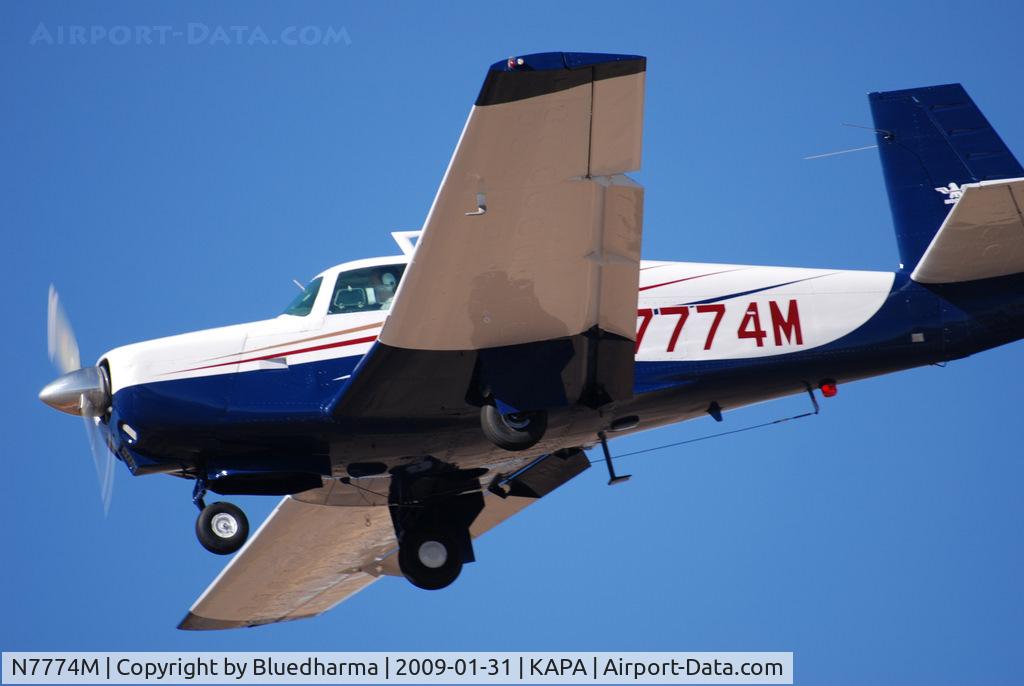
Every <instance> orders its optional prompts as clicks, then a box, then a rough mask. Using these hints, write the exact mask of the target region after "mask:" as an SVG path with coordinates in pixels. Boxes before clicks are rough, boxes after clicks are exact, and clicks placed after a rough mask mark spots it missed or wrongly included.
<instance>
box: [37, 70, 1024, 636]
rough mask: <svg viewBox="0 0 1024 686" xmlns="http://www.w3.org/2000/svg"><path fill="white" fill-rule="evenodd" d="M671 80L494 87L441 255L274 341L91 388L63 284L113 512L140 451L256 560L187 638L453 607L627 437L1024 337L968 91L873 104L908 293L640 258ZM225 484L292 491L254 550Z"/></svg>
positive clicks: (54, 307) (380, 272) (321, 311)
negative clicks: (514, 525)
mask: <svg viewBox="0 0 1024 686" xmlns="http://www.w3.org/2000/svg"><path fill="white" fill-rule="evenodd" d="M645 68H646V61H645V59H644V58H643V57H637V56H632V55H604V54H588V53H544V54H536V55H527V56H524V57H518V58H509V59H508V60H503V61H501V62H498V63H497V64H495V65H493V66H492V67H491V68H490V70H489V71H488V72H487V76H486V78H485V80H484V83H483V86H482V88H481V89H480V94H479V96H478V97H477V100H476V103H475V105H474V107H473V108H472V110H471V111H470V114H469V119H468V121H467V122H466V125H465V128H464V129H463V131H462V135H461V137H460V138H459V141H458V145H457V146H456V148H455V153H454V155H453V157H452V159H451V163H450V164H449V167H448V170H447V172H446V173H445V175H444V178H443V179H442V181H441V186H440V188H439V189H438V192H437V196H436V197H435V199H434V203H433V205H432V206H431V208H430V211H429V213H428V214H427V218H426V221H425V223H424V225H423V228H422V232H419V233H418V240H416V242H415V245H413V240H412V237H411V236H409V235H405V234H396V237H397V238H398V239H399V243H400V244H401V245H403V252H404V253H405V254H404V255H402V256H397V257H383V258H375V259H368V260H361V261H357V262H349V263H346V264H342V265H339V266H336V267H332V268H330V269H328V270H326V271H324V272H323V273H321V274H320V275H318V276H317V277H316V278H314V279H313V280H312V281H311V282H310V283H309V284H308V285H307V286H306V287H305V289H304V290H303V291H302V292H301V293H300V294H299V295H298V297H296V298H295V300H294V302H292V303H291V304H290V305H289V306H288V308H287V309H286V310H285V311H284V313H283V314H281V315H280V316H278V317H276V318H274V319H269V320H267V321H260V322H254V323H250V324H240V325H237V326H228V327H225V328H219V329H212V330H208V331H198V332H195V333H188V334H184V335H180V336H173V337H170V338H161V339H158V340H153V341H146V342H143V343H136V344H133V345H128V346H125V347H121V348H116V349H114V350H111V351H110V352H108V353H106V354H105V355H103V356H101V357H100V359H99V361H98V363H97V364H96V365H95V366H90V367H84V368H80V365H79V359H78V347H77V344H76V342H75V340H74V337H73V334H72V333H71V328H70V326H69V325H68V322H67V318H66V317H65V315H64V312H63V309H62V307H61V305H60V303H59V301H58V299H57V296H56V294H55V293H54V292H52V291H51V296H50V312H49V315H50V316H49V324H50V331H49V334H50V352H51V357H52V358H53V360H54V361H55V363H56V364H57V366H58V367H59V368H60V369H61V371H62V372H63V376H61V377H59V378H58V379H57V380H56V381H54V382H53V383H51V384H50V385H49V386H47V387H46V388H45V389H44V390H43V391H42V393H41V398H42V400H43V401H45V402H46V403H48V404H50V405H52V406H54V407H56V408H58V409H60V410H64V411H66V412H69V413H72V414H80V415H82V416H83V417H84V418H85V422H86V427H87V429H88V432H89V435H90V440H91V441H92V443H93V445H94V449H95V450H94V453H95V454H96V455H97V457H98V462H97V464H98V467H99V471H100V476H101V482H102V487H103V497H104V502H108V501H109V493H110V484H111V480H112V478H113V465H114V464H115V462H114V460H115V458H116V459H117V460H120V461H122V462H124V463H125V464H126V465H127V466H128V469H129V470H130V471H131V472H132V474H136V475H140V474H170V475H173V476H177V477H181V478H184V479H190V480H192V482H193V483H194V489H193V491H192V498H193V501H194V502H195V504H196V506H197V507H198V508H199V510H200V514H199V518H198V521H197V522H196V533H197V535H198V537H199V540H200V542H201V543H202V544H203V545H204V546H205V547H206V548H208V549H209V550H211V551H213V552H215V553H222V554H227V553H233V552H235V551H237V550H239V549H241V552H239V553H238V555H236V556H235V557H234V559H233V560H231V562H230V564H228V565H227V567H226V568H225V569H224V571H223V572H222V573H221V574H220V576H218V577H217V579H216V580H215V581H214V582H213V583H212V584H211V585H210V587H209V588H208V589H207V590H206V592H205V593H203V595H202V596H201V597H200V598H199V600H198V601H196V603H195V604H194V605H193V607H192V608H191V611H190V612H189V613H188V614H187V615H186V617H185V619H184V620H183V621H182V622H181V625H180V626H181V628H183V629H221V628H230V627H239V626H253V625H258V624H266V623H270V622H279V621H284V620H291V619H299V618H302V617H309V616H312V615H317V614H320V613H322V612H324V611H326V610H328V609H330V608H331V607H333V606H334V605H336V604H338V603H339V602H341V601H342V600H344V599H345V598H347V597H348V596H350V595H352V594H353V593H356V592H357V591H359V590H360V589H362V588H364V587H366V586H367V585H369V584H370V583H372V582H373V581H374V580H375V579H377V578H379V577H380V576H381V575H385V574H390V575H404V576H405V577H406V578H407V579H408V580H409V581H411V582H412V583H413V584H415V585H416V586H419V587H421V588H427V589H437V588H442V587H444V586H447V585H448V584H450V583H451V582H452V581H454V580H455V578H456V577H457V576H458V575H459V572H460V570H461V569H462V566H463V564H464V563H467V562H471V561H473V559H474V558H473V539H474V538H476V537H477V536H479V535H481V534H482V533H484V532H485V531H487V530H488V529H490V528H491V527H493V526H495V525H497V524H498V523H500V522H502V521H503V520H505V519H506V518H508V517H510V516H512V515H513V514H515V513H516V512H518V511H519V510H521V509H523V508H524V507H526V506H527V505H529V504H530V503H531V502H534V501H535V500H536V499H538V498H541V497H543V496H545V495H547V494H548V493H550V492H551V491H552V490H554V489H556V488H558V487H559V486H560V485H562V484H564V483H565V482H567V481H569V480H570V479H572V478H573V477H575V476H576V475H578V474H579V473H581V472H582V471H583V470H585V469H587V467H588V466H589V460H588V458H587V456H586V453H585V452H584V451H585V450H587V449H589V448H593V447H595V446H598V445H600V446H601V448H602V449H603V452H604V454H605V456H606V457H607V455H608V438H609V437H610V436H614V435H618V434H625V433H630V432H636V431H643V430H646V429H651V428H654V427H658V426H663V425H666V424H671V423H673V422H681V421H684V420H687V419H692V418H695V417H700V416H703V415H705V414H710V415H711V416H713V417H715V418H716V419H720V418H721V413H722V412H723V411H726V410H730V409H734V408H737V407H741V406H744V405H748V404H750V403H755V402H761V401H764V400H767V399H771V398H779V397H782V396H787V395H792V394H797V393H810V394H811V396H812V398H813V395H814V393H815V392H816V391H818V389H821V391H823V392H825V394H830V393H832V392H833V391H834V390H835V385H836V384H839V383H843V382H847V381H853V380H856V379H862V378H865V377H870V376H874V375H878V374H884V373H887V372H893V371H896V370H900V369H907V368H910V367H917V366H921V365H927V364H933V363H941V362H943V361H946V360H952V359H956V358H960V357H964V356H966V355H970V354H971V353H974V352H978V351H981V350H985V349H987V348H991V347H994V346H997V345H1002V344H1004V343H1008V342H1010V341H1014V340H1017V339H1019V338H1021V337H1022V335H1024V223H1022V215H1021V211H1022V209H1024V178H1022V177H1024V170H1022V169H1021V166H1020V164H1018V162H1017V161H1016V159H1014V157H1013V155H1012V154H1011V153H1010V151H1009V150H1008V149H1007V148H1006V146H1005V145H1004V144H1003V142H1002V141H1001V140H1000V138H999V137H998V135H997V134H996V133H995V131H993V129H992V127H991V126H990V125H989V123H988V121H986V119H985V117H984V116H983V115H982V114H981V112H980V111H979V110H978V108H977V107H976V106H975V104H974V103H973V102H972V100H971V99H970V97H968V95H967V93H966V92H965V91H964V89H963V88H962V87H961V86H959V85H944V86H934V87H928V88H915V89H910V90H902V91H892V92H884V93H872V94H871V95H870V96H869V99H870V105H871V110H872V113H873V116H874V125H875V129H876V136H877V141H878V148H879V151H880V156H881V161H882V169H883V171H884V175H885V183H886V186H887V188H888V192H889V199H890V202H891V205H892V214H893V219H894V223H895V227H896V238H897V241H898V243H899V250H900V255H901V258H902V264H901V265H900V268H899V270H898V271H896V272H887V271H886V272H883V271H877V272H873V271H844V270H838V269H796V268H788V267H754V266H744V265H734V264H693V263H686V262H660V261H641V259H640V246H641V229H642V226H643V189H642V188H641V187H640V186H639V185H638V184H637V183H636V182H634V181H632V180H631V179H630V178H628V177H627V176H625V173H626V172H629V171H633V170H636V169H638V168H639V167H640V150H641V134H642V130H643V110H644V79H645ZM607 464H608V469H609V473H610V476H611V481H612V483H616V482H618V481H621V480H623V479H625V478H626V477H621V476H616V475H615V472H614V470H613V468H612V462H611V460H610V459H609V460H608V462H607ZM210 491H212V492H214V493H218V494H223V495H231V494H263V495H278V496H285V497H284V498H283V499H282V500H281V502H280V504H279V505H278V506H277V508H276V509H275V510H274V512H273V513H272V514H271V515H270V517H269V518H268V519H267V520H266V521H265V522H264V523H263V525H262V526H261V527H260V529H259V531H258V532H257V533H256V535H254V536H253V537H252V538H251V539H248V541H247V538H248V528H249V527H248V522H247V521H246V518H245V515H244V514H243V513H242V511H241V510H240V509H239V508H237V507H235V506H234V505H231V504H230V503H226V502H216V503H211V504H207V503H206V500H205V498H206V495H207V493H208V492H210ZM243 544H244V546H243Z"/></svg>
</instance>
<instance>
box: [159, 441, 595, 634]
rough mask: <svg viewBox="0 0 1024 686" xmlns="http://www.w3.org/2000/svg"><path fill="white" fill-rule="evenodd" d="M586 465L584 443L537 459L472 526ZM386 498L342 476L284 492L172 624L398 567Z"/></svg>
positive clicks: (272, 615)
mask: <svg viewBox="0 0 1024 686" xmlns="http://www.w3.org/2000/svg"><path fill="white" fill-rule="evenodd" d="M589 466H590V463H589V461H588V460H587V457H586V455H585V454H584V453H583V452H582V451H576V452H573V453H572V454H569V455H565V456H561V457H555V456H545V457H542V458H539V459H538V460H535V461H534V462H533V463H532V464H531V465H529V466H528V467H527V468H526V469H524V470H521V471H520V472H519V473H518V474H514V475H512V477H511V478H510V479H508V480H507V481H506V482H505V483H504V484H503V485H502V487H501V489H500V491H498V492H500V497H499V495H496V494H494V493H491V494H488V495H487V497H485V498H484V503H485V505H484V509H483V511H482V512H481V513H480V515H479V516H478V517H477V519H476V521H474V522H473V525H472V526H471V527H470V534H471V535H472V536H473V538H477V537H478V536H480V535H482V534H484V533H486V532H487V531H489V530H490V529H492V528H494V527H495V526H497V525H498V524H500V523H501V522H503V521H505V520H506V519H508V518H509V517H511V516H512V515H514V514H516V513H517V512H520V511H521V510H523V508H525V507H527V506H528V505H530V504H531V503H533V502H535V501H536V500H537V499H538V498H541V497H543V496H545V495H547V494H548V493H550V492H551V491H553V490H554V489H556V488H558V487H559V486H561V485H562V484H564V483H565V482H567V481H569V480H570V479H572V478H573V477H575V476H576V475H578V474H580V473H581V472H583V471H584V470H586V469H587V468H588V467H589ZM352 503H361V504H359V505H353V504H352ZM386 503H387V498H386V496H384V495H375V494H374V493H373V490H372V489H367V488H361V487H355V486H351V485H347V484H343V483H341V482H338V481H332V482H330V483H329V484H327V485H326V486H324V487H323V488H319V489H315V490H313V491H307V492H305V493H300V494H298V495H296V496H287V497H285V498H284V499H283V500H281V502H280V503H279V504H278V506H277V508H276V509H275V510H274V511H273V512H272V513H271V514H270V516H269V517H267V519H266V521H265V522H263V525H262V526H261V527H260V528H259V531H257V532H256V533H255V534H254V535H253V537H252V538H251V539H249V541H248V542H247V543H246V544H245V547H243V548H242V550H241V551H239V553H238V554H237V555H236V556H235V558H234V559H233V560H231V562H230V563H229V564H228V565H227V567H225V568H224V570H223V571H222V572H221V573H220V575H219V576H218V577H217V578H216V579H214V581H213V583H212V584H210V586H209V588H207V589H206V591H205V592H204V593H203V594H202V595H201V596H200V597H199V599H198V600H197V601H196V602H195V604H193V605H192V608H191V609H190V610H189V612H188V614H187V615H186V616H185V618H184V619H183V620H182V621H181V623H180V624H179V625H178V628H179V629H189V630H210V629H233V628H238V627H247V626H259V625H261V624H271V623H274V622H285V621H290V620H293V619H303V618H306V617H312V616H315V615H318V614H321V613H323V612H326V611H327V610H329V609H331V608H332V607H334V606H335V605H337V604H338V603H340V602H341V601H343V600H345V599H346V598H348V597H350V596H352V595H354V594H356V593H358V592H359V591H361V590H363V589H364V588H366V587H367V586H369V585H370V584H372V583H373V582H374V581H376V580H377V579H378V578H380V576H381V575H384V574H393V575H398V574H400V572H399V571H398V564H397V561H396V557H397V556H396V555H395V553H396V552H397V547H398V543H397V542H396V540H395V530H394V527H393V525H392V522H391V515H390V512H389V508H388V507H386Z"/></svg>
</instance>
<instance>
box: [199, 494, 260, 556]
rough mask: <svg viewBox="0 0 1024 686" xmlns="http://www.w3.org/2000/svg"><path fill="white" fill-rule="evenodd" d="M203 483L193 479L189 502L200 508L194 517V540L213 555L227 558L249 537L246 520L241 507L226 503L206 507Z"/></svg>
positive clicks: (247, 521)
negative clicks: (196, 539) (193, 484)
mask: <svg viewBox="0 0 1024 686" xmlns="http://www.w3.org/2000/svg"><path fill="white" fill-rule="evenodd" d="M205 495H206V481H205V480H204V479H196V487H195V490H194V491H193V493H192V502H194V503H195V504H196V507H198V508H199V517H197V518H196V538H198V539H199V543H200V544H201V545H202V546H203V547H204V548H206V549H207V550H209V551H210V552H211V553H214V554H216V555H230V554H231V553H233V552H235V551H236V550H238V549H239V548H241V547H242V546H243V545H244V544H245V541H246V539H247V538H249V520H248V518H246V516H245V513H244V512H242V510H241V508H239V507H238V506H236V505H233V504H231V503H227V502H218V503H212V504H210V505H207V504H206V501H205V500H204V497H205Z"/></svg>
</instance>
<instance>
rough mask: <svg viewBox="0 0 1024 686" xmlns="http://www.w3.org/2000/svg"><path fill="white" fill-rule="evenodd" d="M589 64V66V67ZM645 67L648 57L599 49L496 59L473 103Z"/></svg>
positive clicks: (544, 91) (562, 87)
mask: <svg viewBox="0 0 1024 686" xmlns="http://www.w3.org/2000/svg"><path fill="white" fill-rule="evenodd" d="M590 67H592V68H590ZM646 70H647V58H646V57H643V56H641V55H618V54H612V53H599V52H538V53H534V54H531V55H519V56H513V57H509V58H508V59H506V60H502V61H500V62H495V63H494V64H492V65H491V68H490V69H489V70H488V72H487V78H486V79H485V80H484V83H483V86H482V87H481V89H480V95H479V96H478V97H477V100H476V105H477V106H478V107H483V106H487V105H500V104H504V103H509V102H514V101H516V100H525V99H526V98H532V97H536V96H538V95H545V94H547V93H554V92H557V91H560V90H566V89H568V88H573V87H575V86H581V85H584V84H587V83H591V82H593V81H600V80H603V79H610V78H615V77H618V76H629V75H631V74H638V73H640V72H644V71H646Z"/></svg>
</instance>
